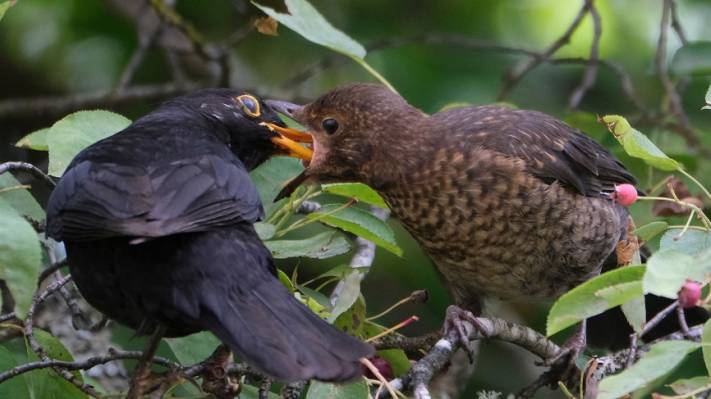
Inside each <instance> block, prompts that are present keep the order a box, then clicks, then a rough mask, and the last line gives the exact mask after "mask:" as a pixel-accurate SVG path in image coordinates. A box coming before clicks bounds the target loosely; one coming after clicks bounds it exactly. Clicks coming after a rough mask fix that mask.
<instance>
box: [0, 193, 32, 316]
mask: <svg viewBox="0 0 711 399" xmlns="http://www.w3.org/2000/svg"><path fill="white" fill-rule="evenodd" d="M0 220H2V223H0V279H3V280H5V281H6V282H7V285H8V287H9V288H10V292H11V293H12V296H13V298H15V302H16V306H15V312H16V313H17V314H18V316H19V317H24V315H25V313H26V312H27V309H29V307H30V303H31V302H32V295H34V292H35V289H36V288H37V287H36V285H37V278H38V277H39V273H40V267H41V264H42V251H41V247H40V243H39V239H38V237H37V233H36V232H35V230H34V229H33V228H32V226H31V225H30V224H29V223H28V222H27V220H25V219H24V218H23V217H22V216H21V215H20V214H19V213H18V212H17V211H16V210H15V209H13V208H12V207H11V206H10V205H9V204H8V203H7V202H5V201H4V200H2V199H0Z"/></svg>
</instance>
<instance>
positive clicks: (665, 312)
mask: <svg viewBox="0 0 711 399" xmlns="http://www.w3.org/2000/svg"><path fill="white" fill-rule="evenodd" d="M678 306H679V301H674V302H672V303H671V304H670V305H669V306H667V307H666V308H664V309H662V310H660V311H659V313H657V314H656V315H654V317H652V319H651V320H649V321H648V322H646V323H645V324H644V328H642V331H640V332H639V337H640V338H641V337H644V335H645V334H647V333H648V332H649V331H651V330H652V329H653V328H654V327H656V326H657V324H659V323H661V321H662V320H664V318H665V317H667V316H668V315H669V313H671V312H673V311H674V309H676V308H677V307H678Z"/></svg>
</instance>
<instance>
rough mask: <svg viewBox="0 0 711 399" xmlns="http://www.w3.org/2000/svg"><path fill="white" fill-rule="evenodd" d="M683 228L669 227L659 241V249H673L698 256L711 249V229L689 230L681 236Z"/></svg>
mask: <svg viewBox="0 0 711 399" xmlns="http://www.w3.org/2000/svg"><path fill="white" fill-rule="evenodd" d="M681 231H682V229H677V228H674V229H669V230H667V232H666V233H664V235H663V236H662V238H661V240H660V241H659V249H660V250H663V249H671V250H674V251H678V252H682V253H685V254H687V255H691V256H696V255H698V254H700V253H701V252H703V251H706V250H708V249H711V231H701V230H687V231H685V232H684V234H683V235H682V236H681V237H679V233H681Z"/></svg>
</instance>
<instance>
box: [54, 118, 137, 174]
mask: <svg viewBox="0 0 711 399" xmlns="http://www.w3.org/2000/svg"><path fill="white" fill-rule="evenodd" d="M130 124H131V121H130V120H128V119H126V118H125V117H123V116H121V115H119V114H115V113H113V112H109V111H104V110H95V111H79V112H75V113H73V114H69V115H67V116H65V117H64V118H62V119H60V120H59V121H57V122H56V123H55V124H54V125H52V127H51V128H50V130H49V133H48V137H47V144H48V145H49V174H50V175H52V176H61V175H63V174H64V170H65V169H66V168H67V166H69V163H70V162H71V161H72V159H74V157H75V156H76V155H77V154H78V153H79V151H81V150H83V149H84V148H86V147H88V146H90V145H91V144H94V143H95V142H97V141H99V140H101V139H103V138H106V137H108V136H111V135H112V134H114V133H117V132H119V131H120V130H122V129H124V128H125V127H126V126H128V125H130Z"/></svg>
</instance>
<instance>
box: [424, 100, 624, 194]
mask: <svg viewBox="0 0 711 399" xmlns="http://www.w3.org/2000/svg"><path fill="white" fill-rule="evenodd" d="M433 118H438V119H441V120H443V121H445V123H447V124H448V125H451V124H453V123H456V120H457V119H460V120H467V121H472V123H471V124H467V125H466V127H464V129H471V128H473V130H469V131H468V134H469V135H471V136H470V138H471V139H474V140H475V141H476V142H477V144H480V145H481V146H482V147H484V148H488V149H491V150H494V151H497V152H500V153H503V154H507V155H511V156H515V157H517V158H520V159H522V160H524V161H525V163H526V167H527V168H528V170H529V171H530V172H531V173H532V174H533V175H535V176H537V177H539V178H540V179H541V180H543V181H545V182H547V183H552V182H553V181H559V182H561V183H563V184H564V185H566V186H568V187H570V188H572V189H574V190H575V191H577V192H579V193H581V194H583V195H586V196H598V195H600V194H601V193H602V192H611V191H614V187H615V185H617V184H623V183H629V184H633V185H634V184H636V182H637V181H636V179H635V178H634V176H632V174H630V172H629V171H628V170H627V169H625V167H624V165H622V164H621V163H620V161H618V160H617V159H616V158H615V157H614V156H613V155H612V154H610V152H609V151H608V150H607V149H606V148H605V147H603V146H601V145H600V144H598V143H597V142H595V141H594V140H593V139H591V138H590V137H588V136H587V135H585V134H584V133H583V132H581V131H580V130H577V129H575V128H573V127H570V126H568V125H567V124H565V123H563V122H561V121H559V120H557V119H555V118H553V117H551V116H548V115H546V114H543V113H541V112H536V111H526V110H515V109H509V108H504V107H495V106H485V107H467V108H458V109H453V110H450V111H446V112H441V113H438V114H436V115H435V116H433ZM453 128H454V127H453ZM462 130H463V127H462V126H459V127H457V128H455V129H454V130H453V131H462Z"/></svg>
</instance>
